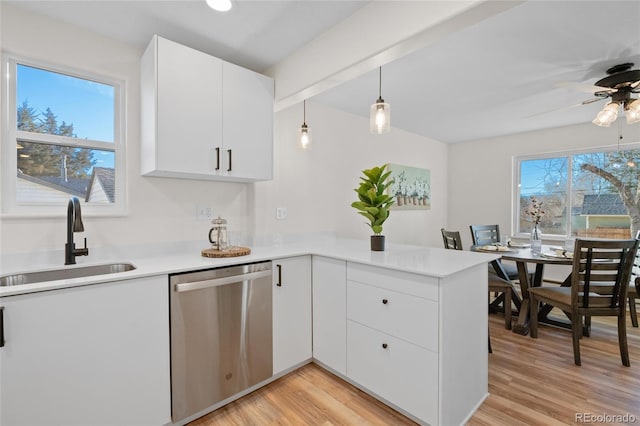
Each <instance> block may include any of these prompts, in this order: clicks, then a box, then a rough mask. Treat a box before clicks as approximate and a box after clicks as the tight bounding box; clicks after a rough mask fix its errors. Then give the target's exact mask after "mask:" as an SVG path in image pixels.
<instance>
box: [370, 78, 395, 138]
mask: <svg viewBox="0 0 640 426" xmlns="http://www.w3.org/2000/svg"><path fill="white" fill-rule="evenodd" d="M369 130H370V131H371V133H375V134H377V135H381V134H383V133H389V131H390V130H391V106H390V105H389V104H388V103H386V102H385V101H384V99H382V67H380V75H379V86H378V100H377V101H376V102H375V103H374V104H373V105H371V111H370V118H369Z"/></svg>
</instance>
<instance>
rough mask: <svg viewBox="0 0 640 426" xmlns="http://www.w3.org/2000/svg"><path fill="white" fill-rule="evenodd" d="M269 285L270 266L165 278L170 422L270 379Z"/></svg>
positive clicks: (262, 263) (194, 273)
mask: <svg viewBox="0 0 640 426" xmlns="http://www.w3.org/2000/svg"><path fill="white" fill-rule="evenodd" d="M271 281H272V280H271V262H261V263H252V264H247V265H241V266H233V267H225V268H218V269H209V270H204V271H198V272H189V273H183V274H174V275H171V276H170V278H169V283H170V299H171V311H170V315H171V417H172V420H173V422H178V421H180V420H182V419H185V418H187V417H189V416H191V415H193V414H196V413H198V412H200V411H202V410H204V409H205V408H208V407H210V406H212V405H214V404H216V403H218V402H220V401H222V400H224V399H225V398H228V397H230V396H232V395H234V394H236V393H238V392H241V391H243V390H244V389H247V388H249V387H251V386H253V385H255V384H257V383H259V382H261V381H262V380H265V379H267V378H269V377H271V376H272V374H273V350H272V346H273V344H272V316H271V312H272V295H271V291H272V290H271Z"/></svg>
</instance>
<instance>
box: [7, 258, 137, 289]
mask: <svg viewBox="0 0 640 426" xmlns="http://www.w3.org/2000/svg"><path fill="white" fill-rule="evenodd" d="M134 269H136V267H135V266H133V265H132V264H131V263H107V264H104V265H94V266H81V267H78V268H60V269H50V270H47V271H38V272H26V273H24V274H9V275H3V276H1V277H0V287H4V286H10V285H20V284H33V283H41V282H45V281H57V280H66V279H71V278H82V277H93V276H95V275H106V274H115V273H117V272H126V271H132V270H134Z"/></svg>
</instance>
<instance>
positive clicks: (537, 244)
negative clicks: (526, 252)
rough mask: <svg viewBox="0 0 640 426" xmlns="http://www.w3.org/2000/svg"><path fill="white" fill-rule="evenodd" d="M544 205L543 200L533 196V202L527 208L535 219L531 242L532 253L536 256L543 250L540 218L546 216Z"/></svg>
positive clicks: (533, 219) (528, 212)
mask: <svg viewBox="0 0 640 426" xmlns="http://www.w3.org/2000/svg"><path fill="white" fill-rule="evenodd" d="M542 205H543V203H542V201H539V200H538V199H537V198H536V197H531V204H530V205H529V208H528V209H527V214H528V215H529V217H530V218H531V220H532V221H533V228H532V229H531V240H530V242H531V254H533V255H534V256H537V255H539V254H540V253H541V252H542V231H541V230H540V220H541V219H542V216H544V210H543V209H542Z"/></svg>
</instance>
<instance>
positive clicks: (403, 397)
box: [347, 320, 438, 424]
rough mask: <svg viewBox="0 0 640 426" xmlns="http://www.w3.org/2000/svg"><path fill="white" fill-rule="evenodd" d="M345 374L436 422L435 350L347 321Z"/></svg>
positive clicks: (424, 418) (436, 370) (385, 397)
mask: <svg viewBox="0 0 640 426" xmlns="http://www.w3.org/2000/svg"><path fill="white" fill-rule="evenodd" d="M347 336H348V343H347V376H348V377H349V379H351V380H353V381H354V382H356V383H358V384H359V385H360V386H362V387H364V388H366V389H368V390H369V391H370V392H373V393H375V394H376V395H378V396H380V397H381V398H383V399H385V400H387V401H389V402H391V403H392V404H395V405H396V406H398V407H400V408H402V409H403V410H405V411H407V412H409V413H411V414H412V415H414V416H416V417H418V418H419V419H421V420H424V421H426V422H427V423H429V424H436V423H437V422H438V354H437V353H434V352H431V351H429V350H426V349H423V348H421V347H419V346H417V345H414V344H412V343H409V342H406V341H404V340H402V339H398V338H395V337H393V336H391V335H388V334H385V333H382V332H380V331H377V330H374V329H372V328H369V327H365V326H364V325H362V324H359V323H357V322H355V321H351V320H349V321H347Z"/></svg>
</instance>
